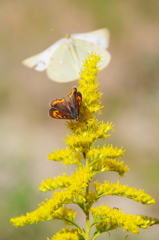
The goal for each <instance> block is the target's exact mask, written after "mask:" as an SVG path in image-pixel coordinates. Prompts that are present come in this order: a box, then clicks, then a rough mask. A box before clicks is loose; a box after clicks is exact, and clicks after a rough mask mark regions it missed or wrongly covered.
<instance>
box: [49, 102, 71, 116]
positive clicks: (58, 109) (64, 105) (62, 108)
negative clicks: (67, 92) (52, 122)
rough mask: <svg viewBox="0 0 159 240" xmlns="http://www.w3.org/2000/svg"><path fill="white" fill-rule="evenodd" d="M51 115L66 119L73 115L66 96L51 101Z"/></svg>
mask: <svg viewBox="0 0 159 240" xmlns="http://www.w3.org/2000/svg"><path fill="white" fill-rule="evenodd" d="M50 106H51V108H50V109H49V115H50V117H53V118H58V119H60V118H61V119H64V118H70V119H72V117H71V111H70V108H69V105H68V102H67V101H66V99H65V98H62V99H56V100H53V101H52V102H51V103H50Z"/></svg>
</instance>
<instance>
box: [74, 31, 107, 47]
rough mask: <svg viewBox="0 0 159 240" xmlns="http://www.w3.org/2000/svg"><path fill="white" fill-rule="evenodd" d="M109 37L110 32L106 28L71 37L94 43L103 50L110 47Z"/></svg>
mask: <svg viewBox="0 0 159 240" xmlns="http://www.w3.org/2000/svg"><path fill="white" fill-rule="evenodd" d="M109 36H110V34H109V31H108V29H106V28H102V29H99V30H96V31H93V32H89V33H79V34H78V33H77V34H76V33H75V34H72V35H71V37H72V38H74V39H81V40H85V41H88V42H91V43H94V44H95V45H97V46H99V47H101V48H103V49H107V48H108V46H109Z"/></svg>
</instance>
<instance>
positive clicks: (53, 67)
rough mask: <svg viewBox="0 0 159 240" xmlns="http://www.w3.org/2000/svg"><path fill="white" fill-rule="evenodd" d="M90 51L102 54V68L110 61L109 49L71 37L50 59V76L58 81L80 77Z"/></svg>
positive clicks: (48, 70) (48, 73)
mask: <svg viewBox="0 0 159 240" xmlns="http://www.w3.org/2000/svg"><path fill="white" fill-rule="evenodd" d="M89 53H93V54H96V55H99V56H101V58H102V59H101V62H100V63H99V68H100V69H103V68H104V67H106V66H107V65H108V63H109V62H110V58H111V57H110V54H109V52H108V51H106V50H104V49H102V48H101V47H99V46H97V45H95V44H93V43H91V42H88V41H85V40H80V39H72V38H71V39H69V42H64V43H63V44H62V45H61V46H60V47H59V48H58V49H57V50H56V51H55V53H54V54H53V57H52V58H51V59H50V63H49V65H48V68H47V75H48V77H49V78H50V79H52V80H54V81H56V82H71V81H74V80H76V79H78V78H79V72H80V70H81V67H82V64H83V61H84V59H85V58H86V57H87V56H88V54H89Z"/></svg>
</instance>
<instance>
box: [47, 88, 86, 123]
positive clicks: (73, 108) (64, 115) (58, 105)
mask: <svg viewBox="0 0 159 240" xmlns="http://www.w3.org/2000/svg"><path fill="white" fill-rule="evenodd" d="M81 103H82V94H81V93H80V92H79V91H77V88H76V87H73V88H72V90H71V92H70V94H69V95H68V101H66V99H65V98H62V99H55V100H53V101H52V102H51V103H50V106H51V108H50V109H49V115H50V117H53V118H57V119H76V120H78V118H79V112H80V107H81Z"/></svg>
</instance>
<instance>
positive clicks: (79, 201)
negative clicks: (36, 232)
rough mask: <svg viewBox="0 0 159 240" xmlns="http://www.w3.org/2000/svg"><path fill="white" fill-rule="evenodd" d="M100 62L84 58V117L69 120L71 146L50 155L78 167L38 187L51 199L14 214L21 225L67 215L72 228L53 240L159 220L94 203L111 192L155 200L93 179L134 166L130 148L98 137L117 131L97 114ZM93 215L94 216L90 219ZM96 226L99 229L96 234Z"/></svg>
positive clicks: (78, 239)
mask: <svg viewBox="0 0 159 240" xmlns="http://www.w3.org/2000/svg"><path fill="white" fill-rule="evenodd" d="M99 61H100V57H99V56H96V55H90V56H89V57H88V59H86V61H85V62H84V65H83V71H82V72H81V74H80V80H79V84H80V86H79V88H78V91H80V92H81V93H82V96H83V102H82V106H81V110H80V116H79V120H78V121H73V120H72V121H67V122H66V125H67V127H68V128H69V129H70V135H68V136H67V138H66V140H65V143H66V148H65V149H58V150H57V151H55V150H54V151H52V152H51V153H50V154H49V155H48V159H49V160H52V161H60V162H61V163H63V164H64V165H68V164H73V165H76V167H77V169H76V170H75V172H74V173H71V174H70V175H67V174H62V175H61V176H58V177H54V178H50V177H49V178H48V179H46V180H44V181H43V182H42V183H41V185H40V187H39V190H41V191H44V192H46V191H53V193H52V195H51V197H50V199H47V200H46V201H45V202H42V203H41V204H39V207H38V208H37V209H36V210H35V211H33V212H30V213H27V214H26V215H25V216H20V217H17V218H12V219H11V223H12V224H13V225H15V226H16V227H18V226H24V225H26V224H32V223H37V222H41V221H45V220H54V219H56V220H63V221H64V222H65V224H66V225H71V226H73V228H72V229H71V228H63V229H62V230H61V231H60V232H58V233H56V234H55V235H54V236H53V237H52V238H51V239H50V240H64V239H65V240H95V239H96V238H97V237H98V236H99V235H100V234H101V233H102V232H108V231H110V230H113V229H116V228H118V227H122V228H123V229H124V230H127V231H129V232H132V233H135V234H136V233H139V228H148V226H151V225H153V224H158V223H159V220H158V219H155V218H151V217H147V216H140V215H130V214H127V213H123V212H122V210H121V209H116V208H110V207H109V206H108V205H102V206H98V207H93V204H94V203H97V202H98V200H99V199H100V198H101V197H103V196H107V195H112V196H120V197H125V198H128V199H131V200H134V201H137V202H140V203H142V204H146V205H150V204H154V203H155V200H154V199H153V198H152V197H151V196H150V195H148V194H146V193H145V192H144V191H143V190H137V189H135V188H133V187H129V186H128V185H122V184H121V183H120V182H117V183H112V182H110V181H108V180H106V181H104V183H100V182H98V181H97V180H96V181H95V180H94V178H95V177H96V178H97V177H98V175H97V174H98V173H101V172H108V171H113V172H116V173H118V174H119V175H120V176H123V175H124V174H125V173H126V172H127V171H129V168H128V166H127V165H125V164H124V161H123V160H122V157H123V156H124V153H125V150H123V148H122V147H121V148H117V147H113V146H112V145H111V144H107V145H106V144H104V145H103V146H101V144H100V145H99V140H103V141H104V140H105V139H107V138H109V137H110V131H113V127H114V125H113V124H112V123H108V122H107V123H104V122H102V121H98V119H97V117H96V115H95V114H100V113H101V109H102V108H103V107H102V105H101V96H102V94H101V93H100V92H99V91H98V86H99V83H97V81H96V80H97V73H98V71H99V69H98V67H97V64H98V62H99ZM90 188H91V189H90ZM68 204H76V205H78V206H79V207H80V209H81V211H83V213H84V216H85V219H83V220H84V221H85V222H86V227H85V229H82V228H81V227H80V226H79V225H78V224H77V222H76V211H74V210H72V209H69V208H68V207H67V205H68ZM90 214H92V216H93V221H91V220H90ZM93 226H95V227H96V229H95V230H94V233H93V235H92V237H91V228H92V227H93ZM92 231H93V230H92ZM48 240H49V239H48Z"/></svg>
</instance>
